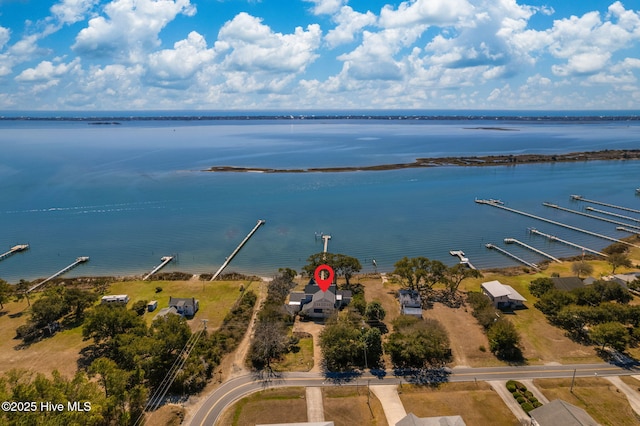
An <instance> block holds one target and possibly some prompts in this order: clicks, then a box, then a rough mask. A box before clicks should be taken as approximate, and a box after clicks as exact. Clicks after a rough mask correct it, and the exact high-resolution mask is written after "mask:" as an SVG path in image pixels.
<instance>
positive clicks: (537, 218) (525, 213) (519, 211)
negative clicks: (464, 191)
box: [475, 199, 640, 248]
mask: <svg viewBox="0 0 640 426" xmlns="http://www.w3.org/2000/svg"><path fill="white" fill-rule="evenodd" d="M475 201H476V203H478V204H485V205H487V206H492V207H496V208H499V209H502V210H506V211H509V212H512V213H516V214H519V215H522V216H526V217H530V218H532V219H536V220H540V221H542V222H547V223H550V224H552V225H556V226H561V227H563V228H567V229H571V230H572V231H577V232H582V233H583V234H587V235H591V236H593V237H598V238H602V239H604V240H609V241H613V242H616V243H621V244H625V245H628V246H631V247H636V248H640V246H637V245H635V244H632V243H630V242H628V241H623V240H619V239H617V238H613V237H609V236H607V235H602V234H598V233H597V232H593V231H588V230H586V229H582V228H578V227H576V226H571V225H567V224H566V223H562V222H557V221H555V220H551V219H547V218H546V217H541V216H536V215H534V214H531V213H527V212H523V211H521V210H516V209H512V208H510V207H507V206H503V205H501V204H497V203H495V202H492V201H490V200H480V199H476V200H475Z"/></svg>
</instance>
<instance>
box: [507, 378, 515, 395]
mask: <svg viewBox="0 0 640 426" xmlns="http://www.w3.org/2000/svg"><path fill="white" fill-rule="evenodd" d="M516 389H517V388H516V382H515V381H513V380H509V381H508V382H507V390H508V391H509V392H511V393H514V392H515V391H516Z"/></svg>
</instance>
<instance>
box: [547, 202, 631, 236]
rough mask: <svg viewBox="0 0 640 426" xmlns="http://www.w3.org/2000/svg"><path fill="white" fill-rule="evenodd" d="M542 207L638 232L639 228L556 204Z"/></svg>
mask: <svg viewBox="0 0 640 426" xmlns="http://www.w3.org/2000/svg"><path fill="white" fill-rule="evenodd" d="M542 205H543V206H545V207H551V208H554V209H557V210H561V211H563V212H567V213H573V214H577V215H580V216H584V217H588V218H590V219H597V220H601V221H603V222H607V223H613V224H614V225H620V226H628V227H630V228H636V229H638V230H640V226H635V225H629V224H626V223H624V222H619V221H617V220H613V219H607V218H606V217H601V216H596V215H593V214H589V213H584V212H581V211H578V210H572V209H568V208H566V207H561V206H559V205H557V204H553V203H542Z"/></svg>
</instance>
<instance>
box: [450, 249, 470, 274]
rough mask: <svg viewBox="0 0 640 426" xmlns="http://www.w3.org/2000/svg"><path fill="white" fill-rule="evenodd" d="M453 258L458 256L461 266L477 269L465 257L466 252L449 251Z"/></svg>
mask: <svg viewBox="0 0 640 426" xmlns="http://www.w3.org/2000/svg"><path fill="white" fill-rule="evenodd" d="M449 254H450V255H451V256H457V257H458V258H459V259H460V264H461V265H464V266H466V267H467V268H469V269H476V267H475V266H473V265H472V264H471V262H469V258H467V257H465V255H464V252H463V251H462V250H451V251H449Z"/></svg>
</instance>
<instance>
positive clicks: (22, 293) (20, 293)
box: [15, 280, 31, 306]
mask: <svg viewBox="0 0 640 426" xmlns="http://www.w3.org/2000/svg"><path fill="white" fill-rule="evenodd" d="M30 288H31V283H30V282H29V281H25V280H20V281H19V282H18V284H16V291H15V295H16V300H18V301H20V300H22V299H27V306H31V300H29V289H30Z"/></svg>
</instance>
